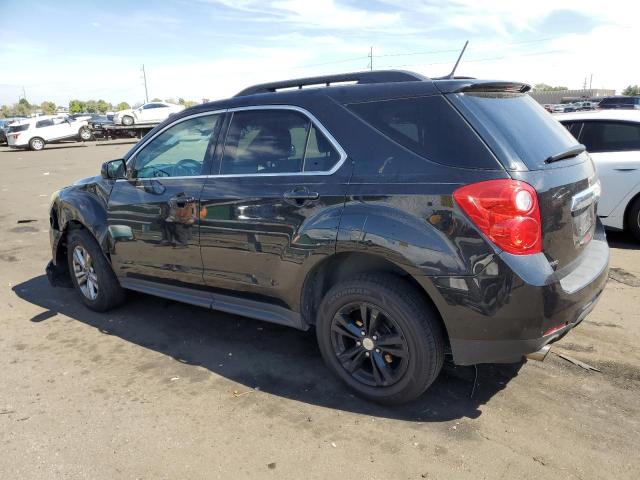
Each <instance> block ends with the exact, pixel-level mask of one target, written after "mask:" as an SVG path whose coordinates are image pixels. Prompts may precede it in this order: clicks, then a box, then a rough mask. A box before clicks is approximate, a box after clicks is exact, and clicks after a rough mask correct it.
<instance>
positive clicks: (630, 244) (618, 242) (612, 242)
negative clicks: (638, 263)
mask: <svg viewBox="0 0 640 480" xmlns="http://www.w3.org/2000/svg"><path fill="white" fill-rule="evenodd" d="M607 241H608V242H609V246H610V247H611V248H621V249H624V250H638V249H640V242H638V241H637V240H636V239H635V238H633V237H632V236H631V234H630V233H629V232H615V231H607Z"/></svg>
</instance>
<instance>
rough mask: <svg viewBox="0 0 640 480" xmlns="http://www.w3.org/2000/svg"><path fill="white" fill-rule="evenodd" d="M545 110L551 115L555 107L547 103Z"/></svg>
mask: <svg viewBox="0 0 640 480" xmlns="http://www.w3.org/2000/svg"><path fill="white" fill-rule="evenodd" d="M544 109H545V110H546V111H547V112H549V113H553V105H551V104H549V103H546V104H545V105H544Z"/></svg>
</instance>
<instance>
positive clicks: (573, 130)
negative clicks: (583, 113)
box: [562, 122, 582, 138]
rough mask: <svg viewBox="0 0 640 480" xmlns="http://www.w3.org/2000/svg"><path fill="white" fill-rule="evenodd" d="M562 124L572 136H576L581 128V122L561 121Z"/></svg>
mask: <svg viewBox="0 0 640 480" xmlns="http://www.w3.org/2000/svg"><path fill="white" fill-rule="evenodd" d="M562 125H564V127H565V128H566V129H567V130H569V133H570V134H571V135H573V136H574V138H578V135H580V128H582V122H562Z"/></svg>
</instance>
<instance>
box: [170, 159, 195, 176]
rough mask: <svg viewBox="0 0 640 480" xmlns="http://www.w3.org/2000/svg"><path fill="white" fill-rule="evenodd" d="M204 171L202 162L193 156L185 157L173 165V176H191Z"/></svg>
mask: <svg viewBox="0 0 640 480" xmlns="http://www.w3.org/2000/svg"><path fill="white" fill-rule="evenodd" d="M201 171H202V162H198V161H197V160H193V159H191V158H183V159H182V160H180V161H179V162H178V163H176V164H175V165H174V166H173V169H172V172H171V173H172V174H173V175H172V176H173V177H191V176H194V175H200V172H201Z"/></svg>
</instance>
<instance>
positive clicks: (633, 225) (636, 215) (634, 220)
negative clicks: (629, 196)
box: [627, 197, 640, 242]
mask: <svg viewBox="0 0 640 480" xmlns="http://www.w3.org/2000/svg"><path fill="white" fill-rule="evenodd" d="M627 228H628V229H629V232H630V233H631V235H633V237H634V238H635V239H636V240H638V241H639V242H640V197H638V198H636V199H635V200H634V201H633V203H632V204H631V206H630V207H629V210H627Z"/></svg>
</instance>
